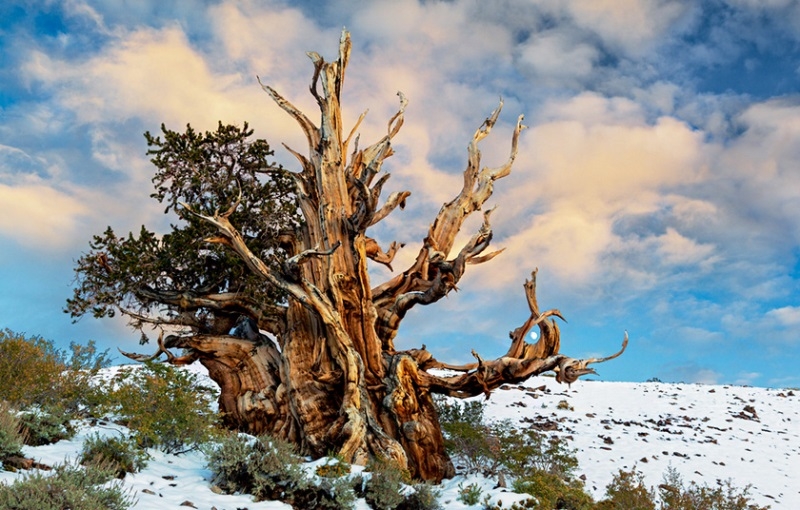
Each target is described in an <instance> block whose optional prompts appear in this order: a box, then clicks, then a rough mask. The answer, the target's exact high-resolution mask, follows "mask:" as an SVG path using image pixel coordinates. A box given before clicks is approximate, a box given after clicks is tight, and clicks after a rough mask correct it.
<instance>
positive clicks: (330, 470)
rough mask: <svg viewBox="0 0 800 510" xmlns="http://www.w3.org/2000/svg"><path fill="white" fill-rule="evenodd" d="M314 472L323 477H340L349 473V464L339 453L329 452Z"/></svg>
mask: <svg viewBox="0 0 800 510" xmlns="http://www.w3.org/2000/svg"><path fill="white" fill-rule="evenodd" d="M315 472H316V473H317V476H321V477H323V478H340V477H342V476H346V475H349V474H350V464H348V463H347V462H345V460H344V458H342V456H341V455H338V454H329V455H328V456H327V457H326V458H325V462H324V463H323V464H320V465H319V466H317V469H316V471H315Z"/></svg>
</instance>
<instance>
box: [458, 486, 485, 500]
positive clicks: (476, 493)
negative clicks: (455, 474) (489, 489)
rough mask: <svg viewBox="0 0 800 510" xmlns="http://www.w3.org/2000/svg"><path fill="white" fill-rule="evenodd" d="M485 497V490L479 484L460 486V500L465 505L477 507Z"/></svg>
mask: <svg viewBox="0 0 800 510" xmlns="http://www.w3.org/2000/svg"><path fill="white" fill-rule="evenodd" d="M481 495H483V489H481V488H480V486H479V485H478V484H477V483H471V484H469V485H466V486H465V485H464V484H463V483H459V484H458V500H459V501H461V502H462V503H464V504H465V505H477V504H478V502H479V501H480V500H481Z"/></svg>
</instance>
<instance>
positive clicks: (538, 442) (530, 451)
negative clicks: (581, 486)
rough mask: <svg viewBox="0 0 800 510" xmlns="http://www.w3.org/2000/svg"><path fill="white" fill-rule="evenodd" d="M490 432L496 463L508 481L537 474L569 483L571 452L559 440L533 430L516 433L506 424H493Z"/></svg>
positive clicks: (574, 461)
mask: <svg viewBox="0 0 800 510" xmlns="http://www.w3.org/2000/svg"><path fill="white" fill-rule="evenodd" d="M491 431H492V435H493V436H494V437H495V438H496V440H497V441H498V443H499V445H500V453H499V455H498V460H499V462H500V463H501V464H502V465H503V466H504V468H505V472H506V474H508V475H510V476H511V477H512V478H521V477H525V476H527V475H528V474H529V473H531V472H533V471H541V472H544V473H548V474H552V475H555V476H557V477H559V478H561V479H562V480H570V479H571V478H572V477H573V475H574V473H575V470H576V469H577V468H578V458H577V457H576V456H575V450H573V449H570V448H569V447H568V445H567V443H566V441H565V440H563V439H561V438H559V437H555V436H554V437H547V436H546V435H545V434H542V433H541V432H539V431H538V430H535V429H526V430H520V429H518V428H515V427H514V426H513V424H512V423H511V422H508V421H503V422H500V423H497V424H494V425H493V426H492V427H491Z"/></svg>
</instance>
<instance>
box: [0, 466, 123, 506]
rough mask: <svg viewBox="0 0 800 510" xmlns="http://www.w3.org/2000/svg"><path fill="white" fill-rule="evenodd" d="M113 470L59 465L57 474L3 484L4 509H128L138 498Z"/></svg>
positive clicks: (1, 502)
mask: <svg viewBox="0 0 800 510" xmlns="http://www.w3.org/2000/svg"><path fill="white" fill-rule="evenodd" d="M108 478H109V473H108V472H106V471H103V470H101V469H96V468H90V469H84V468H82V467H80V466H74V465H69V464H65V465H61V466H56V467H55V469H54V470H53V473H48V474H45V473H43V472H41V471H34V472H32V473H30V474H26V475H24V476H23V477H22V478H19V479H17V480H15V481H14V483H12V484H0V508H7V509H10V510H64V509H74V510H125V509H127V508H129V507H130V506H131V505H132V504H133V503H134V500H133V498H132V497H131V495H130V494H129V493H128V492H127V491H125V490H123V488H122V486H121V485H120V484H119V482H112V483H111V484H108V483H106V481H107V480H108Z"/></svg>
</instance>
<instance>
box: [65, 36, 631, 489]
mask: <svg viewBox="0 0 800 510" xmlns="http://www.w3.org/2000/svg"><path fill="white" fill-rule="evenodd" d="M350 50H351V43H350V36H349V34H348V33H347V32H343V33H342V38H341V40H340V44H339V54H338V58H337V59H336V60H335V61H332V62H326V61H325V60H324V59H323V58H321V57H320V56H319V55H318V54H316V53H309V56H310V57H311V60H312V62H313V65H314V72H313V78H312V80H311V87H310V90H311V94H312V95H313V96H314V98H315V99H316V102H317V104H318V105H319V109H320V117H319V122H318V124H315V123H314V122H313V121H312V120H311V119H310V118H309V117H307V116H306V115H305V114H304V113H303V112H301V111H300V110H298V109H297V108H296V107H295V106H294V105H293V104H292V103H291V102H289V101H288V100H287V99H285V98H284V97H283V96H282V95H280V94H279V93H278V92H277V91H275V90H273V89H272V88H271V87H269V86H266V85H262V87H263V89H264V91H266V93H267V94H268V95H269V96H270V97H271V98H272V99H273V100H274V101H275V102H276V103H277V104H278V105H279V106H280V107H281V108H282V109H283V110H284V111H285V112H286V113H287V114H288V115H290V116H291V117H292V118H294V119H295V120H296V121H297V123H298V124H299V126H300V128H301V129H302V131H303V132H304V134H305V136H306V139H307V141H308V148H307V152H306V153H305V154H303V153H301V152H299V151H295V150H292V149H290V148H288V147H287V149H288V150H289V151H290V152H291V153H292V154H293V155H294V156H295V157H296V159H297V161H298V163H299V169H297V170H296V171H289V170H287V169H285V168H283V167H281V166H279V165H275V164H272V163H269V162H268V161H267V157H268V156H269V155H271V154H272V152H271V150H270V149H269V146H268V145H267V144H266V142H264V141H263V140H255V141H250V140H249V139H248V137H249V136H250V135H251V134H252V130H250V129H249V128H248V127H247V125H246V124H245V125H244V127H243V128H237V127H235V126H223V125H222V124H220V126H219V129H218V130H217V131H216V132H208V133H205V134H201V133H198V132H195V131H194V130H193V129H192V128H191V127H188V128H187V131H186V132H185V133H176V132H173V131H170V130H167V129H166V128H164V127H163V126H162V131H163V134H164V139H161V138H160V137H156V136H153V135H150V134H149V133H147V134H146V137H147V141H148V144H149V145H150V146H151V147H154V148H153V149H151V150H150V151H149V153H150V154H152V155H153V156H154V157H153V162H154V164H155V165H156V167H157V168H158V171H157V172H156V176H155V178H154V183H155V185H156V192H155V193H154V194H153V197H154V198H156V199H158V200H159V201H161V202H165V203H166V204H167V208H166V210H167V211H172V212H174V213H176V214H177V215H178V216H179V217H180V218H181V220H182V222H181V224H180V225H178V226H176V225H173V226H172V231H171V232H170V233H168V234H165V235H163V236H157V235H155V234H154V233H152V232H150V231H148V230H147V229H145V228H144V227H143V228H142V231H141V232H140V233H139V235H138V236H134V235H133V234H130V235H129V236H128V237H126V238H125V237H117V236H116V235H115V234H114V232H113V230H111V228H109V229H108V230H107V231H106V232H105V233H104V234H103V235H99V236H96V237H95V238H94V240H93V242H92V243H91V245H90V246H91V251H90V252H89V253H87V254H85V255H84V256H82V257H81V258H80V260H79V261H78V264H77V268H76V272H77V275H78V284H77V287H76V289H75V295H74V297H73V298H72V299H70V300H69V301H68V304H67V311H68V312H70V313H71V314H72V315H73V316H75V317H78V316H81V315H83V314H86V313H92V314H93V315H95V316H96V317H102V316H111V315H114V313H117V312H119V313H122V314H125V315H127V316H129V318H130V319H131V321H132V323H133V325H134V327H136V328H139V329H141V328H142V327H143V326H146V325H147V326H150V327H154V328H156V329H157V330H160V331H161V332H162V333H161V334H160V336H159V338H158V350H157V352H156V353H155V354H154V355H151V356H145V355H137V354H130V353H128V354H127V355H128V356H130V357H132V358H134V359H138V360H144V359H157V358H159V357H161V356H165V357H166V361H167V362H170V363H173V364H176V365H179V364H187V363H193V362H195V361H199V362H200V363H202V364H203V365H204V366H205V367H206V368H207V369H208V371H209V374H210V376H211V378H212V379H213V380H214V381H215V382H216V383H217V384H218V385H219V387H220V389H221V395H220V399H219V403H220V409H221V411H222V412H224V415H225V420H226V421H227V424H228V425H229V426H231V427H233V428H237V429H239V430H242V431H246V432H249V433H252V434H271V435H273V436H277V437H281V438H284V439H287V440H289V441H292V442H294V443H296V444H297V445H298V447H299V448H300V450H301V452H302V453H304V454H307V455H311V456H315V457H320V456H324V455H326V454H328V453H330V452H331V451H336V452H337V453H338V454H340V455H341V456H342V457H344V458H345V459H347V460H348V461H351V462H355V463H362V464H363V463H365V462H366V461H367V460H368V459H369V458H374V457H384V458H390V459H394V460H396V461H397V462H399V463H400V465H402V466H407V468H408V469H409V471H410V472H411V473H412V475H413V476H415V477H417V478H421V479H425V480H433V481H439V480H441V479H442V478H445V477H450V476H452V475H453V474H454V468H453V464H452V463H451V461H450V458H449V457H448V455H447V454H446V452H445V450H444V441H443V437H442V433H441V429H440V426H439V422H438V419H437V412H436V408H435V406H434V401H433V398H432V395H434V394H443V395H449V396H453V397H462V398H466V397H471V396H475V395H480V394H486V395H487V396H488V394H489V393H490V392H491V391H492V390H494V389H495V388H497V387H499V386H500V385H502V384H506V383H518V382H521V381H524V380H526V379H528V378H529V377H531V376H534V375H537V374H541V373H543V372H547V371H555V372H556V378H557V379H558V381H559V382H566V383H571V382H574V381H575V380H576V379H577V378H578V377H580V376H581V375H584V374H587V373H592V372H593V371H592V369H591V368H589V364H591V363H597V362H602V361H605V360H607V359H611V358H613V357H616V356H618V355H619V354H621V352H622V350H624V348H625V345H626V344H627V336H626V337H625V340H624V341H623V347H622V350H621V351H620V352H619V353H617V354H615V355H613V356H609V357H607V358H602V359H596V358H592V359H586V360H579V359H574V358H570V357H568V356H565V355H563V354H560V352H559V351H560V336H559V329H558V326H557V325H556V323H555V321H554V320H553V318H555V317H561V315H560V313H559V311H558V310H548V311H541V310H540V308H539V305H538V303H537V300H536V271H534V272H533V273H532V277H531V279H530V280H528V281H526V282H525V285H524V290H525V295H526V297H527V301H528V305H529V308H530V317H529V318H528V319H527V320H525V322H524V323H523V324H522V325H521V326H519V327H518V328H516V329H514V330H513V331H512V332H511V333H510V337H511V339H510V345H509V348H508V352H506V353H505V355H503V356H502V357H500V358H497V359H494V360H486V359H483V358H481V357H480V356H479V354H477V353H475V352H473V355H474V357H475V358H476V361H475V363H472V364H469V365H461V366H453V365H448V364H446V363H442V362H440V361H437V360H436V359H434V358H433V356H432V355H431V353H430V352H428V351H427V350H426V349H425V347H424V346H423V347H422V348H419V349H411V350H405V351H398V350H397V349H395V345H394V340H395V337H396V335H397V333H398V328H399V327H400V324H401V323H402V321H403V319H404V317H405V316H406V314H407V312H408V311H409V310H410V309H411V308H413V307H414V306H418V305H430V304H433V303H435V302H437V301H439V300H440V299H442V298H443V297H445V296H447V295H448V293H449V292H450V291H451V290H453V289H455V287H456V285H457V284H458V282H459V280H460V279H461V277H462V275H463V274H464V271H465V270H466V268H467V266H468V265H470V264H482V263H485V262H488V261H489V260H491V259H492V258H494V257H495V256H496V255H497V254H498V253H499V251H489V245H490V241H491V239H492V230H491V226H490V222H489V215H490V212H491V211H490V210H486V211H484V212H483V223H482V225H481V226H480V227H479V228H478V229H477V232H474V234H473V235H472V237H471V238H470V239H469V241H468V242H467V243H466V244H465V245H464V246H463V247H461V248H460V249H457V250H456V249H454V240H455V238H456V234H457V233H458V232H459V230H460V229H461V227H462V224H463V223H464V221H465V219H466V218H467V217H469V216H470V215H471V214H473V213H475V212H478V211H481V209H482V207H483V205H484V203H485V202H486V201H487V200H488V199H489V197H490V196H491V194H492V188H493V186H494V183H495V181H497V180H498V179H501V178H502V177H505V176H506V175H508V174H509V172H510V171H511V166H512V163H513V162H514V159H515V158H516V155H517V142H518V139H519V136H520V132H521V131H522V129H523V128H524V126H523V125H522V117H521V116H520V118H519V119H518V121H517V123H516V127H515V129H514V131H513V135H512V138H511V151H510V155H509V157H508V160H507V161H505V162H504V163H502V164H501V165H500V166H498V167H495V168H489V167H481V152H480V150H479V143H480V142H481V140H482V139H484V138H485V137H486V136H488V135H489V133H490V131H491V129H492V127H493V126H494V124H495V122H496V121H497V118H498V115H499V114H500V109H501V107H502V103H501V104H500V106H498V108H497V109H496V110H495V111H494V112H492V114H491V115H490V116H489V118H487V119H486V120H485V122H484V123H483V125H482V126H480V127H479V128H478V129H477V131H476V132H475V134H474V136H473V138H472V140H471V141H470V142H469V146H468V152H467V162H466V169H465V170H464V185H463V187H462V189H461V190H460V191H459V192H458V194H457V195H456V196H455V197H454V198H453V199H452V200H451V201H450V202H447V203H446V204H444V205H443V206H442V207H441V209H440V210H439V213H438V214H437V216H436V217H435V218H434V220H433V222H432V223H431V224H430V228H429V230H428V233H427V236H426V237H425V238H424V239H423V240H421V243H420V245H419V248H418V250H419V251H418V253H417V255H416V258H415V259H414V262H413V263H412V264H411V265H410V267H407V268H404V269H403V270H402V271H400V272H396V273H394V276H392V277H391V278H389V279H388V280H387V281H385V282H381V283H379V284H377V285H374V284H373V283H372V282H371V281H370V277H369V271H368V264H370V263H371V262H370V261H372V262H377V263H381V264H385V265H390V264H391V262H392V259H393V257H394V255H395V252H396V251H397V250H398V249H399V248H400V247H401V245H399V244H398V243H392V244H391V245H390V246H389V247H387V249H386V250H384V249H382V248H381V247H380V246H379V245H378V243H377V242H376V241H375V240H374V239H373V238H371V237H370V236H369V235H368V230H369V229H370V227H372V226H374V225H375V224H377V223H378V222H380V221H382V220H383V219H384V218H386V217H387V216H388V215H389V214H391V213H392V212H394V211H395V210H396V209H397V208H398V207H399V208H403V207H404V206H405V203H406V200H407V198H408V196H409V195H410V193H409V192H407V191H399V192H394V193H391V194H389V195H388V197H386V198H385V199H383V200H382V198H381V197H382V191H383V187H384V185H385V183H386V181H387V179H388V178H389V174H388V173H385V172H382V170H381V166H382V164H383V162H384V160H385V159H386V158H388V157H390V156H391V155H392V139H393V138H394V137H395V135H397V133H398V132H399V130H400V128H401V126H402V125H403V115H404V107H405V99H404V98H403V96H402V95H400V108H399V111H398V112H397V113H396V114H395V115H394V116H393V117H392V118H391V119H390V120H389V121H388V126H387V131H386V134H385V136H383V137H382V138H381V139H380V140H378V141H376V142H375V143H373V144H372V145H368V146H365V147H359V143H358V137H357V136H356V131H357V129H358V126H359V124H360V122H361V120H362V119H363V118H364V115H363V114H362V116H361V117H360V118H359V119H358V121H357V122H356V124H355V126H354V127H352V128H351V129H350V130H349V131H345V127H344V126H343V125H342V115H341V104H340V99H341V92H342V87H343V85H344V77H345V70H346V68H347V64H348V58H349V55H350ZM390 267H391V266H390ZM533 327H537V328H538V329H539V331H540V337H539V340H538V341H537V342H536V343H535V344H529V343H526V342H525V338H526V336H527V334H528V332H529V331H530V330H531V328H533ZM143 338H145V337H144V335H143ZM432 369H449V370H448V371H446V372H442V371H441V370H439V371H436V370H432ZM443 374H450V375H443ZM452 374H455V375H452Z"/></svg>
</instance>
